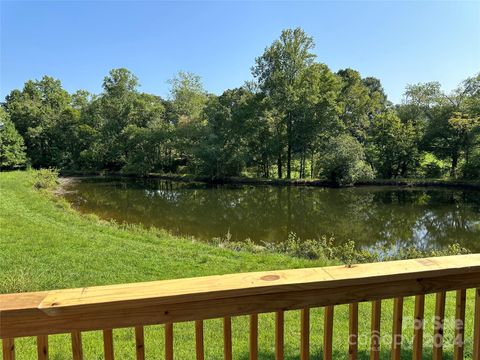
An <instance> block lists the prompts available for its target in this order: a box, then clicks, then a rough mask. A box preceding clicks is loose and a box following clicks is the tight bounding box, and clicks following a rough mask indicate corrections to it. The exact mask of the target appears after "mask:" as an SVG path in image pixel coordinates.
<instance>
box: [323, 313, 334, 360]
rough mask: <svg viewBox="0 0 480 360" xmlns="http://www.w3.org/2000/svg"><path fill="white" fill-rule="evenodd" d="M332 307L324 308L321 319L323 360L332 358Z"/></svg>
mask: <svg viewBox="0 0 480 360" xmlns="http://www.w3.org/2000/svg"><path fill="white" fill-rule="evenodd" d="M334 309H335V308H334V307H333V306H327V307H326V308H325V313H324V318H323V331H324V333H323V358H324V360H332V356H333V348H332V345H333V315H334Z"/></svg>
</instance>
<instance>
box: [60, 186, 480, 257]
mask: <svg viewBox="0 0 480 360" xmlns="http://www.w3.org/2000/svg"><path fill="white" fill-rule="evenodd" d="M67 190H69V192H67V194H66V195H65V196H66V198H67V200H69V201H70V202H71V203H72V204H73V206H74V207H75V208H77V209H78V210H79V211H80V212H82V213H94V214H97V215H98V216H99V217H101V218H103V219H115V220H116V221H117V222H128V223H140V224H143V225H145V226H155V227H159V228H164V229H167V230H169V231H170V232H172V233H175V234H180V235H188V236H193V237H195V238H197V239H200V240H209V239H212V238H219V237H225V236H226V234H227V233H229V234H230V236H231V239H232V240H235V241H242V240H245V239H246V238H250V239H251V240H253V241H254V242H256V243H262V242H281V241H284V240H285V239H286V238H287V237H288V234H289V233H292V232H293V233H295V234H296V235H297V236H298V237H300V238H301V239H312V238H317V237H320V236H322V235H333V236H334V238H335V241H336V242H338V243H342V242H345V241H348V240H354V241H355V242H356V243H357V245H359V246H362V247H370V246H376V245H380V244H382V245H389V244H391V245H394V246H400V247H401V246H407V245H414V246H417V247H420V248H423V249H427V248H428V249H430V248H437V247H442V246H446V245H448V244H451V243H454V242H458V243H459V244H461V245H462V246H465V247H467V248H468V249H470V250H472V251H476V252H480V191H474V190H459V189H444V188H397V187H358V188H344V189H332V188H317V187H273V186H256V187H253V186H225V185H224V186H209V185H205V184H198V183H184V182H172V181H164V180H137V179H125V178H116V179H112V178H82V179H76V180H75V181H72V182H71V183H70V184H69V185H68V187H67Z"/></svg>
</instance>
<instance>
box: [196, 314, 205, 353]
mask: <svg viewBox="0 0 480 360" xmlns="http://www.w3.org/2000/svg"><path fill="white" fill-rule="evenodd" d="M195 354H196V357H197V360H204V358H205V349H204V342H203V321H202V320H197V321H195Z"/></svg>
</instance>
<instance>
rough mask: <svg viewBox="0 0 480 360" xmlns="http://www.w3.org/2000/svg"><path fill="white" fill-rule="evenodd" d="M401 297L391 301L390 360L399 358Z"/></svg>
mask: <svg viewBox="0 0 480 360" xmlns="http://www.w3.org/2000/svg"><path fill="white" fill-rule="evenodd" d="M402 323H403V298H395V300H394V303H393V330H392V356H391V358H392V360H400V354H401V350H402V348H401V346H402Z"/></svg>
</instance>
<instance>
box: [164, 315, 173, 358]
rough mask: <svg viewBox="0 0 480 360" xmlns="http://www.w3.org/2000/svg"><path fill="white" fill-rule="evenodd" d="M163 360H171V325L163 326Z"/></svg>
mask: <svg viewBox="0 0 480 360" xmlns="http://www.w3.org/2000/svg"><path fill="white" fill-rule="evenodd" d="M165 360H173V323H167V324H165Z"/></svg>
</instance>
